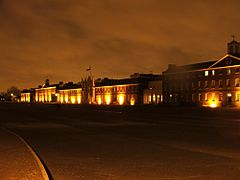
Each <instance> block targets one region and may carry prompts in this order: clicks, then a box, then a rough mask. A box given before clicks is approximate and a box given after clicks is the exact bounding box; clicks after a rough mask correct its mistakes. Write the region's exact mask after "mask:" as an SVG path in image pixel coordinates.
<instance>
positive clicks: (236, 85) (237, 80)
mask: <svg viewBox="0 0 240 180" xmlns="http://www.w3.org/2000/svg"><path fill="white" fill-rule="evenodd" d="M239 84H240V79H239V78H236V79H235V87H239Z"/></svg>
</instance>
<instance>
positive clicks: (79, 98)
mask: <svg viewBox="0 0 240 180" xmlns="http://www.w3.org/2000/svg"><path fill="white" fill-rule="evenodd" d="M77 102H78V104H81V96H80V95H78V97H77Z"/></svg>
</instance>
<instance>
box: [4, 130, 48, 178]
mask: <svg viewBox="0 0 240 180" xmlns="http://www.w3.org/2000/svg"><path fill="white" fill-rule="evenodd" d="M0 179H1V180H8V179H9V180H33V179H34V180H43V176H42V174H41V170H40V169H39V166H38V164H37V162H36V161H35V159H34V156H33V155H32V153H31V151H30V150H29V149H28V148H27V146H26V145H25V144H24V143H23V142H22V141H21V140H20V139H19V138H18V137H16V136H15V135H14V134H12V133H10V132H8V131H6V130H5V129H2V128H0Z"/></svg>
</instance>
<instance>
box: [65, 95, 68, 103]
mask: <svg viewBox="0 0 240 180" xmlns="http://www.w3.org/2000/svg"><path fill="white" fill-rule="evenodd" d="M65 102H66V103H68V95H66V96H65Z"/></svg>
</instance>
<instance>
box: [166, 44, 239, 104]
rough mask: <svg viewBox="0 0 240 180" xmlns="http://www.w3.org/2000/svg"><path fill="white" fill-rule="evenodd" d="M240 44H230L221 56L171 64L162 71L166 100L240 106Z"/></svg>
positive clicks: (180, 102) (167, 101)
mask: <svg viewBox="0 0 240 180" xmlns="http://www.w3.org/2000/svg"><path fill="white" fill-rule="evenodd" d="M239 57H240V43H239V42H237V41H235V40H233V41H232V42H230V43H228V49H227V54H226V55H225V56H224V57H222V58H221V59H218V60H214V61H207V62H201V63H196V64H190V65H183V66H177V65H174V64H169V66H168V69H167V70H166V71H165V72H163V96H164V99H163V101H164V102H165V103H174V104H175V103H177V104H185V103H187V104H199V105H202V106H210V107H218V106H225V105H234V106H239V105H240V58H239Z"/></svg>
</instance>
